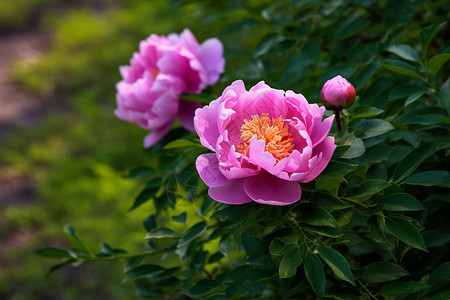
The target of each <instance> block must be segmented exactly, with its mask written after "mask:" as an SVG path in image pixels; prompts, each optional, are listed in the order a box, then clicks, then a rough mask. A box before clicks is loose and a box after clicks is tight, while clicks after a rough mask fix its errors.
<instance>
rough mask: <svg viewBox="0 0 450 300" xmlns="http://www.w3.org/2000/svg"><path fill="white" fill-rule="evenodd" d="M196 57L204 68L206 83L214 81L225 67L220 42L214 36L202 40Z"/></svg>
mask: <svg viewBox="0 0 450 300" xmlns="http://www.w3.org/2000/svg"><path fill="white" fill-rule="evenodd" d="M198 57H199V59H200V62H201V63H202V64H203V67H204V68H205V70H206V74H207V78H208V81H207V83H208V84H214V83H216V82H217V80H218V79H219V76H220V74H222V73H223V71H224V68H225V60H224V58H223V46H222V43H221V42H220V41H219V40H218V39H215V38H212V39H208V40H206V41H204V42H203V44H202V45H201V46H200V51H199V54H198Z"/></svg>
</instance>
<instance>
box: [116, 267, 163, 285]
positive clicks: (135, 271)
mask: <svg viewBox="0 0 450 300" xmlns="http://www.w3.org/2000/svg"><path fill="white" fill-rule="evenodd" d="M163 270H164V268H163V267H161V266H158V265H151V264H148V265H140V266H137V267H135V268H132V269H130V270H129V271H128V272H126V273H125V277H124V278H123V280H122V283H123V282H127V281H129V280H133V279H136V278H140V277H144V276H150V275H154V274H156V273H159V272H162V271H163Z"/></svg>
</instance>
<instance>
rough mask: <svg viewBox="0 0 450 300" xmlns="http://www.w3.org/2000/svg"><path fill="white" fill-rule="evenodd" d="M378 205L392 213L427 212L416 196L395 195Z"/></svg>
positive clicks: (387, 197)
mask: <svg viewBox="0 0 450 300" xmlns="http://www.w3.org/2000/svg"><path fill="white" fill-rule="evenodd" d="M378 205H379V206H380V207H382V208H383V209H385V210H390V211H414V210H426V208H425V206H423V205H422V204H421V203H420V202H419V201H418V200H417V199H416V198H415V197H414V196H412V195H410V194H406V193H395V194H390V195H387V196H385V197H383V198H381V199H380V201H378Z"/></svg>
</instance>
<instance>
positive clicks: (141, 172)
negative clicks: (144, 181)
mask: <svg viewBox="0 0 450 300" xmlns="http://www.w3.org/2000/svg"><path fill="white" fill-rule="evenodd" d="M153 173H155V169H153V168H149V167H138V168H135V169H132V170H130V171H129V172H128V174H127V175H126V176H125V177H127V178H140V177H144V176H146V175H150V174H153Z"/></svg>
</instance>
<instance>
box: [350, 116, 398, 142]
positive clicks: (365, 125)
mask: <svg viewBox="0 0 450 300" xmlns="http://www.w3.org/2000/svg"><path fill="white" fill-rule="evenodd" d="M353 126H354V128H355V129H358V133H359V134H361V137H362V138H363V139H367V138H371V137H375V136H379V135H382V134H385V133H386V132H389V131H391V130H392V129H394V126H392V124H391V123H389V122H387V121H384V120H381V119H361V120H359V121H357V122H355V124H354V125H353Z"/></svg>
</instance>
